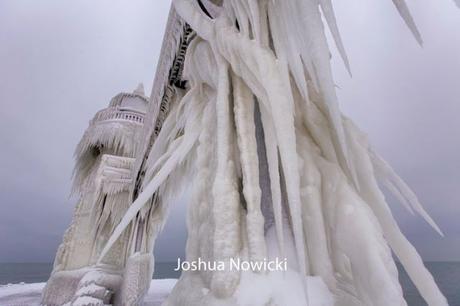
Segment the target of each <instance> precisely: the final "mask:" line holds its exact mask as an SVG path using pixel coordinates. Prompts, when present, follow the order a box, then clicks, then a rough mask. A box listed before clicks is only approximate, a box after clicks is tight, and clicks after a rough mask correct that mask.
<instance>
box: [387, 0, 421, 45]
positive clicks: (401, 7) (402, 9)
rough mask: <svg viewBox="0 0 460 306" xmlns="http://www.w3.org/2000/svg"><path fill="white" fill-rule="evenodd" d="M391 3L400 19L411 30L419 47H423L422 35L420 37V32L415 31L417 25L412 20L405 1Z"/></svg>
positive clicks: (397, 0) (395, 0)
mask: <svg viewBox="0 0 460 306" xmlns="http://www.w3.org/2000/svg"><path fill="white" fill-rule="evenodd" d="M392 1H393V3H394V5H395V6H396V8H397V9H398V12H399V14H400V15H401V17H402V18H403V19H404V22H405V23H406V25H407V26H408V27H409V29H410V30H411V32H412V34H413V35H414V37H415V39H416V40H417V42H418V43H419V44H420V46H422V45H423V39H422V35H420V32H419V31H418V29H417V25H416V24H415V22H414V19H413V18H412V15H411V13H410V10H409V8H408V7H407V4H406V2H405V0H392Z"/></svg>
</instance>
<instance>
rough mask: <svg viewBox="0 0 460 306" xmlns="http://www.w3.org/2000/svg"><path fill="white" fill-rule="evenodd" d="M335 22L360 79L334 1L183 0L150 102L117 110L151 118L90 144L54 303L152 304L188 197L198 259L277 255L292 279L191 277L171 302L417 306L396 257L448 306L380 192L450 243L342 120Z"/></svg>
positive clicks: (117, 120)
mask: <svg viewBox="0 0 460 306" xmlns="http://www.w3.org/2000/svg"><path fill="white" fill-rule="evenodd" d="M393 3H394V5H395V6H396V8H397V11H398V12H399V14H400V15H401V17H402V18H403V20H404V21H405V23H406V24H407V26H408V27H409V29H410V31H411V32H412V33H413V35H414V37H415V39H416V40H417V41H418V42H419V43H420V44H422V39H421V35H420V33H419V31H418V30H417V27H416V25H415V22H414V20H413V18H412V16H411V14H410V12H409V9H408V7H407V5H406V3H405V1H404V0H393ZM323 17H324V21H325V23H326V24H327V26H328V27H329V30H330V32H331V33H332V37H333V39H334V42H335V45H336V47H337V49H338V51H339V54H340V56H341V57H342V59H343V62H344V64H345V65H346V67H347V69H348V70H349V71H350V67H349V63H348V58H347V55H346V52H345V47H344V45H343V43H342V39H341V37H340V33H339V29H338V26H337V22H336V20H335V14H334V10H333V6H332V2H331V0H290V1H281V0H232V1H230V0H223V1H216V0H214V1H211V0H207V1H204V0H202V1H200V0H198V1H195V0H174V1H173V7H172V8H171V12H170V17H169V21H168V25H167V31H166V35H165V40H164V43H163V48H162V57H161V58H160V61H159V64H158V68H157V74H156V77H155V81H154V85H153V90H152V95H151V97H150V103H148V105H144V103H145V104H146V102H147V100H146V99H145V97H143V95H142V93H140V92H139V91H137V92H135V93H133V94H122V95H121V96H117V97H118V98H115V99H114V100H113V102H112V104H111V107H118V108H117V111H118V112H123V111H126V109H122V110H120V107H122V106H123V105H124V103H128V102H129V103H131V105H134V106H137V107H139V106H142V107H141V108H143V107H147V109H146V110H145V109H143V110H144V112H146V114H145V119H144V115H143V112H142V111H141V112H140V113H139V109H137V113H136V116H140V115H139V114H142V116H141V117H142V119H136V118H138V117H136V116H131V117H130V116H128V117H126V116H125V115H126V114H121V115H119V117H114V118H112V117H110V116H109V117H110V118H111V119H110V120H108V119H107V118H108V117H107V116H106V115H104V114H100V115H96V118H95V119H94V120H93V122H92V124H91V125H90V128H89V129H88V131H87V132H86V133H85V135H84V137H83V139H82V142H81V143H80V145H79V146H78V150H77V167H76V180H75V182H76V190H78V191H79V192H80V194H81V197H82V200H81V201H80V204H78V206H77V210H76V212H75V217H74V221H73V223H72V225H71V227H70V229H69V231H68V232H67V233H66V236H65V238H64V242H63V244H62V246H61V247H60V249H59V251H58V255H57V258H56V265H55V271H54V272H53V275H52V276H51V279H50V281H49V282H48V284H47V287H46V290H45V293H44V298H43V303H44V304H48V305H59V304H63V303H72V305H86V304H85V301H89V300H90V299H93V300H94V299H96V300H99V301H100V302H101V303H102V302H103V301H106V302H107V301H110V302H111V303H113V304H115V305H137V304H140V303H141V301H142V298H143V296H144V294H145V293H146V292H147V291H148V287H149V284H150V279H151V275H152V272H153V269H154V258H153V254H152V250H153V247H154V243H155V239H156V237H157V235H158V234H159V232H160V230H161V228H162V226H163V224H164V222H165V218H166V216H167V211H168V206H169V205H170V204H171V203H172V202H173V200H174V197H175V196H177V194H178V193H180V191H181V190H183V189H185V188H186V187H187V186H189V185H191V187H190V188H191V190H192V192H191V197H190V201H189V203H188V217H187V228H188V241H187V246H186V257H187V258H186V259H187V260H188V261H195V260H197V259H198V258H200V259H202V260H204V261H222V262H229V261H230V260H231V259H235V258H240V259H245V260H250V261H260V260H263V259H265V258H274V257H276V256H281V257H283V258H284V257H286V258H288V261H289V270H288V271H287V272H285V273H278V272H276V273H275V272H266V271H249V272H241V271H236V270H229V269H227V270H224V271H184V272H183V273H182V275H181V278H180V279H179V281H178V283H177V284H176V286H175V287H174V289H173V291H172V293H171V295H170V296H169V297H168V299H167V300H166V301H165V303H164V305H166V306H179V305H184V306H185V305H187V306H189V305H197V306H198V305H235V306H236V305H238V306H243V305H251V306H262V305H289V306H290V305H313V306H317V305H338V306H355V305H356V306H358V305H366V306H367V305H376V306H380V305H381V306H387V305H406V302H405V300H404V298H403V294H402V289H401V286H400V284H399V281H398V272H397V269H396V265H395V261H394V259H393V256H392V252H393V253H394V254H395V256H396V257H397V258H398V260H399V261H400V262H401V263H402V265H403V266H404V268H405V269H406V271H407V272H408V274H409V276H410V277H411V279H412V280H413V282H414V284H415V285H416V287H417V288H418V290H419V291H420V294H421V295H422V296H423V298H424V299H425V301H426V302H427V303H428V304H429V305H431V306H442V305H447V301H446V299H445V298H444V296H443V295H442V293H441V292H440V291H439V289H438V287H437V285H436V283H435V282H434V280H433V277H432V276H431V274H430V273H429V272H428V270H427V269H426V268H425V267H424V265H423V262H422V259H421V258H420V256H419V255H418V254H417V252H416V250H415V249H414V247H413V246H412V245H411V244H410V242H409V241H408V240H407V239H406V238H405V237H404V235H403V234H402V233H401V231H400V229H399V227H398V225H397V223H396V221H395V219H394V218H393V215H392V213H391V211H390V208H389V206H388V204H387V203H386V201H385V197H384V195H383V193H382V190H381V188H380V184H381V185H382V186H385V187H386V188H388V190H389V191H391V192H392V193H394V194H395V196H396V197H397V198H398V199H400V201H401V204H402V205H404V206H405V207H407V208H408V209H409V210H410V211H412V212H416V213H418V214H420V215H421V216H422V217H423V218H424V219H425V220H426V221H427V222H428V223H429V224H430V225H431V226H432V227H433V228H434V229H435V230H437V231H438V232H439V233H441V231H440V229H439V228H438V227H437V225H436V224H435V222H434V221H433V220H432V219H431V218H430V216H429V215H428V214H427V213H426V212H425V210H424V209H423V207H422V206H421V204H420V203H419V201H418V200H417V197H416V196H415V194H414V193H413V192H412V191H411V190H410V188H409V187H408V186H407V185H406V184H405V183H404V182H403V181H402V180H401V178H399V177H398V176H397V174H396V173H395V172H394V171H393V169H392V168H391V167H390V166H389V165H388V164H387V163H386V162H385V161H384V160H383V159H382V157H380V156H379V155H378V154H377V153H376V152H374V151H373V150H372V148H371V146H370V145H369V143H368V141H367V139H366V136H365V134H363V133H362V132H361V131H360V130H359V128H358V127H357V126H356V125H355V124H353V122H352V121H351V120H350V119H349V118H347V117H345V116H344V115H342V114H341V112H340V110H339V107H338V99H337V95H336V92H335V87H334V80H333V76H332V71H331V66H330V51H329V47H328V42H327V39H326V34H325V31H326V29H325V24H324V23H323ZM350 73H351V72H350ZM103 112H106V111H103ZM112 119H113V120H112ZM106 121H109V122H106ZM141 123H144V124H143V126H142V124H141ZM441 234H442V233H441ZM248 288H254V291H253V292H252V294H251V293H250V292H249V291H248ZM280 288H283V290H280ZM89 304H91V303H89ZM89 304H88V305H89Z"/></svg>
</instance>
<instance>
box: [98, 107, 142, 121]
mask: <svg viewBox="0 0 460 306" xmlns="http://www.w3.org/2000/svg"><path fill="white" fill-rule="evenodd" d="M144 117H145V115H144V114H143V113H140V112H136V111H132V110H126V109H123V108H120V107H118V106H116V107H108V108H106V109H103V110H101V111H99V112H97V113H96V115H95V116H94V118H93V120H91V122H90V124H91V125H93V124H97V123H99V122H102V121H112V120H117V121H118V120H126V121H132V122H135V123H139V124H143V123H144Z"/></svg>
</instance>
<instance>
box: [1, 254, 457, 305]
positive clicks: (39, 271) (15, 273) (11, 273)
mask: <svg viewBox="0 0 460 306" xmlns="http://www.w3.org/2000/svg"><path fill="white" fill-rule="evenodd" d="M425 265H426V266H427V268H428V269H429V270H430V271H431V273H432V274H433V276H434V278H435V280H436V282H437V283H438V285H439V287H440V288H441V291H442V292H443V293H444V295H445V296H446V297H447V299H448V300H449V305H450V306H460V262H427V263H425ZM175 266H176V264H175V263H167V262H166V263H156V264H155V273H154V275H153V278H156V279H161V278H178V277H179V275H180V273H179V271H177V272H176V271H174V268H175ZM398 268H399V270H400V276H399V278H400V281H401V284H402V287H403V289H404V296H405V297H406V300H407V303H408V305H409V306H425V305H426V303H425V302H424V301H423V299H422V298H421V297H420V295H419V294H418V292H417V290H416V289H415V287H414V285H413V284H412V282H411V281H410V280H409V277H408V276H407V274H406V273H405V272H404V271H403V270H402V269H401V267H400V266H399V265H398ZM51 269H52V265H51V264H46V263H7V264H4V263H0V285H1V284H8V283H19V282H25V283H35V282H45V281H46V280H47V279H48V277H49V274H50V272H51ZM389 306H390V305H389Z"/></svg>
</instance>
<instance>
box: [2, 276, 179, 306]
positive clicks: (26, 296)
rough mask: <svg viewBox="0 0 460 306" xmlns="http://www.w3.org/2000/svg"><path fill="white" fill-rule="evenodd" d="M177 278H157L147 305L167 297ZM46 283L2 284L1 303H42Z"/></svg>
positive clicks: (19, 305) (153, 305) (154, 305)
mask: <svg viewBox="0 0 460 306" xmlns="http://www.w3.org/2000/svg"><path fill="white" fill-rule="evenodd" d="M176 281H177V280H175V279H156V280H153V281H152V283H151V284H150V289H149V292H148V294H147V296H146V297H145V299H144V302H145V304H144V305H146V306H157V305H161V303H162V302H163V301H164V300H165V299H166V297H167V296H168V295H169V293H170V292H171V290H172V288H173V287H174V285H175V284H176ZM44 287H45V283H36V284H9V285H2V286H0V305H8V306H25V305H27V306H34V305H40V300H41V294H42V290H43V288H44Z"/></svg>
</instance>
